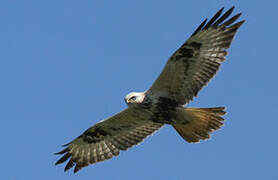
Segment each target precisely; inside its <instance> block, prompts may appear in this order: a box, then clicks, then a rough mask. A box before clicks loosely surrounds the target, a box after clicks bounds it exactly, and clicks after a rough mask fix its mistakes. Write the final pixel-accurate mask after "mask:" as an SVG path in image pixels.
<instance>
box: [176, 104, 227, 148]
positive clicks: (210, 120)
mask: <svg viewBox="0 0 278 180" xmlns="http://www.w3.org/2000/svg"><path fill="white" fill-rule="evenodd" d="M224 109H225V108H224V107H214V108H185V109H184V113H185V116H186V117H187V118H186V119H187V120H186V121H187V123H186V124H173V127H174V128H175V129H176V131H177V132H178V133H179V134H180V135H181V137H183V139H184V140H186V141H187V142H190V143H191V142H192V143H194V142H199V141H200V140H201V139H202V140H205V139H208V138H209V137H210V135H209V133H211V132H213V131H214V130H217V129H219V128H220V127H221V126H222V125H223V120H224V119H223V118H222V117H221V116H223V115H224V114H225V113H226V112H225V111H224Z"/></svg>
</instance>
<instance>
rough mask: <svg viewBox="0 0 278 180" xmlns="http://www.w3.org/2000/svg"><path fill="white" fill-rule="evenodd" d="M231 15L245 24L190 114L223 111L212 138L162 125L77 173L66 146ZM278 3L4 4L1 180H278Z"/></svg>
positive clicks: (0, 28) (129, 0)
mask: <svg viewBox="0 0 278 180" xmlns="http://www.w3.org/2000/svg"><path fill="white" fill-rule="evenodd" d="M232 5H235V6H236V9H235V12H234V14H235V13H238V12H243V15H242V18H241V19H246V20H247V21H246V23H245V24H244V25H243V26H242V27H241V28H240V30H239V32H238V33H237V35H236V37H235V39H234V41H233V43H232V46H231V48H230V49H229V55H228V57H227V61H226V62H225V63H223V66H222V68H221V70H220V71H219V72H218V74H217V76H216V77H215V78H214V79H213V80H212V81H211V82H210V84H209V86H207V87H206V88H204V89H203V90H202V91H201V92H200V93H199V96H198V97H197V98H195V100H194V102H192V103H190V104H189V106H194V107H213V106H223V105H224V106H226V107H227V111H228V114H227V115H226V116H225V119H226V121H225V126H224V127H223V128H222V129H221V130H220V131H217V132H215V133H214V134H213V135H212V138H211V139H210V140H209V141H205V142H201V143H199V144H189V143H186V142H185V141H184V140H183V139H182V138H181V137H179V135H178V134H177V133H176V132H175V131H174V129H173V128H172V127H170V126H166V127H164V128H162V129H161V130H160V131H159V132H158V133H156V134H155V135H154V136H152V137H150V138H148V139H147V140H146V141H144V142H143V143H142V144H140V145H138V146H136V147H134V148H132V149H130V150H128V151H126V152H121V154H120V156H118V157H116V158H113V159H112V160H109V161H105V162H103V163H98V164H95V165H93V166H90V167H87V168H84V169H82V170H81V171H80V172H79V173H77V174H73V172H72V170H70V171H69V172H67V173H64V172H63V168H64V165H60V166H54V163H55V161H56V160H57V159H58V157H57V156H55V155H53V153H54V152H57V151H60V150H61V146H60V145H62V144H65V143H67V142H69V141H71V140H72V139H73V138H75V137H77V136H79V135H80V134H81V133H82V132H83V131H84V130H86V129H87V128H88V127H89V126H91V125H93V124H95V123H96V122H98V121H100V120H102V119H104V118H107V117H109V116H111V115H113V114H115V113H117V112H119V111H121V110H122V109H124V108H125V107H126V104H125V103H124V97H125V95H126V94H127V93H129V92H131V91H144V90H146V89H148V88H149V87H150V86H151V84H152V83H153V81H154V80H155V79H156V77H157V76H158V74H159V73H160V71H161V70H162V68H163V66H164V65H165V63H166V60H167V58H168V57H169V56H170V55H171V54H172V53H173V52H174V51H175V50H176V49H177V48H178V47H179V46H180V45H181V44H182V43H183V42H184V41H185V40H186V39H187V38H188V37H189V35H190V34H191V33H192V32H193V31H194V30H195V28H196V27H197V26H198V25H199V24H200V23H201V22H202V21H203V20H204V19H205V18H206V17H212V16H213V15H214V14H215V13H216V12H217V11H218V10H219V9H220V8H221V7H225V8H226V10H227V9H228V8H230V7H231V6H232ZM277 6H278V3H277V1H274V0H272V1H271V0H269V1H247V0H245V1H223V0H221V1H220V0H210V1H201V0H196V1H181V0H171V1H170V0H169V1H166V0H165V1H164V0H163V1H161V0H160V1H156V0H155V1H150V0H141V1H133V0H124V1H121V0H120V1H94V0H83V1H74V0H61V1H56V0H55V1H54V0H48V1H38V0H24V1H22V0H1V2H0V49H1V53H0V84H1V87H0V92H1V93H0V112H1V113H0V120H1V126H0V135H1V146H0V152H1V163H0V169H1V175H0V176H1V177H0V178H1V179H3V180H30V179H34V180H35V179H42V180H53V179H59V180H71V179H78V180H83V179H92V180H111V179H113V180H114V179H115V180H123V179H132V180H142V179H160V180H169V179H173V180H183V179H187V180H189V179H190V180H203V179H213V180H223V179H225V180H235V179H237V180H241V179H242V180H246V179H252V180H261V179H267V180H277V179H278V172H277V167H278V154H277V152H278V144H277V137H278V135H277V132H278V131H277V127H278V119H277V112H278V109H277V108H278V104H277V100H278V99H277V91H278V85H277V76H278V72H277V66H278V59H277V56H276V53H277V32H278V26H277Z"/></svg>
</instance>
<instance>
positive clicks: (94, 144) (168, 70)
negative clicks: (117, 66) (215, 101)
mask: <svg viewBox="0 0 278 180" xmlns="http://www.w3.org/2000/svg"><path fill="white" fill-rule="evenodd" d="M223 9H224V8H222V9H220V10H219V11H218V12H217V13H216V14H215V15H214V16H213V17H212V18H211V19H210V20H209V21H208V22H207V19H205V20H204V21H203V22H202V23H201V24H200V25H199V27H198V28H197V29H196V30H195V31H194V33H193V34H192V35H191V36H190V37H189V39H188V40H187V41H186V42H185V43H184V44H183V45H182V46H181V47H180V48H179V49H178V50H177V51H176V52H175V53H174V54H173V55H172V56H171V57H170V58H169V59H168V61H167V63H166V65H165V67H164V69H163V71H162V72H161V74H160V75H159V76H158V78H157V79H156V81H155V82H154V83H153V85H152V86H151V88H150V89H149V90H147V91H145V92H132V93H129V94H128V95H127V96H126V97H125V102H126V104H127V105H128V108H126V109H125V110H123V111H121V112H119V113H118V114H116V115H114V116H112V117H110V118H108V119H105V120H103V121H100V122H99V123H97V124H95V125H94V126H92V127H90V128H89V129H87V130H86V131H85V132H84V133H83V134H81V135H80V136H79V137H77V138H76V139H74V140H73V141H71V142H70V143H68V144H66V145H64V148H65V149H63V150H62V151H60V152H58V153H56V154H57V155H63V156H62V157H61V158H60V159H59V160H58V161H57V162H56V164H61V163H64V162H65V161H67V160H68V162H67V164H66V166H65V169H64V171H67V170H69V169H70V168H72V167H74V173H76V172H77V171H79V170H80V169H82V168H83V167H86V166H88V165H90V164H94V163H97V162H101V161H104V160H107V159H110V158H112V157H113V156H118V155H119V153H120V151H121V150H122V151H124V150H127V149H128V148H130V147H132V146H134V145H136V144H138V143H140V142H142V141H143V139H145V138H146V137H147V136H149V135H151V134H153V133H154V132H155V131H157V130H158V129H160V128H161V127H162V126H164V125H165V124H168V125H171V126H173V127H174V129H175V130H176V131H177V132H178V133H179V135H180V136H181V137H182V138H183V139H184V140H185V141H187V142H189V143H196V142H199V141H200V140H205V139H209V137H210V133H211V132H213V131H214V130H217V129H219V128H220V127H221V126H222V125H223V120H224V119H223V118H222V117H221V116H223V115H224V114H225V111H224V107H213V108H188V107H184V105H186V104H188V103H189V101H190V100H192V99H193V97H194V96H197V94H198V92H199V91H200V90H201V89H202V87H204V86H205V85H206V84H207V83H208V82H209V80H210V79H211V78H212V77H213V76H214V75H215V74H216V72H217V71H218V69H219V67H220V65H221V63H222V62H223V61H224V60H225V56H226V55H227V51H226V50H227V49H228V48H229V47H230V45H231V42H232V40H233V38H234V36H235V34H236V32H237V30H238V28H239V27H240V26H241V25H242V24H243V23H244V20H242V21H239V22H236V20H237V19H238V18H239V17H240V15H241V13H239V14H236V15H235V16H233V17H231V18H228V17H229V16H230V15H231V14H232V12H233V10H234V7H232V8H231V9H229V10H228V11H226V12H225V13H224V14H223V15H222V11H223Z"/></svg>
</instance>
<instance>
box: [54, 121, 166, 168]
mask: <svg viewBox="0 0 278 180" xmlns="http://www.w3.org/2000/svg"><path fill="white" fill-rule="evenodd" d="M104 122H105V121H103V122H102V123H104ZM135 124H136V123H135ZM101 125H102V124H101V123H99V124H96V125H95V126H93V127H91V128H89V129H88V130H86V131H85V132H84V133H83V134H82V135H81V136H79V137H78V138H76V139H75V140H73V141H72V142H71V143H69V144H66V145H65V146H66V148H65V149H64V150H62V151H61V152H58V153H56V155H63V156H62V157H61V158H60V159H59V160H58V161H57V162H56V165H57V164H61V163H64V162H65V161H67V160H68V159H69V161H68V163H67V164H66V166H65V169H64V170H65V171H67V170H69V169H70V168H72V167H74V166H75V167H74V173H76V172H77V171H79V170H80V169H81V168H83V167H85V166H88V165H89V164H94V163H97V162H101V161H104V160H107V159H111V158H112V157H113V156H117V155H119V153H120V150H127V149H128V148H130V147H132V146H134V145H136V144H138V143H140V142H142V140H143V139H145V138H146V137H147V136H149V135H151V134H152V133H154V132H155V131H156V130H158V129H159V128H161V127H162V126H163V124H161V123H155V122H151V121H147V122H144V123H142V124H139V125H138V126H133V127H127V126H126V125H123V126H122V127H121V126H118V127H117V128H111V129H106V128H105V126H101Z"/></svg>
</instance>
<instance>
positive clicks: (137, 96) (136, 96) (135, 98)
mask: <svg viewBox="0 0 278 180" xmlns="http://www.w3.org/2000/svg"><path fill="white" fill-rule="evenodd" d="M144 98H145V93H144V92H132V93H129V94H128V95H126V97H125V102H126V104H127V105H129V104H140V103H142V102H143V100H144Z"/></svg>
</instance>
